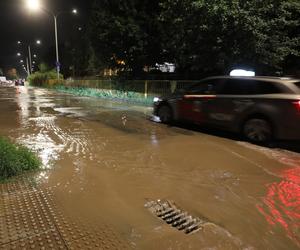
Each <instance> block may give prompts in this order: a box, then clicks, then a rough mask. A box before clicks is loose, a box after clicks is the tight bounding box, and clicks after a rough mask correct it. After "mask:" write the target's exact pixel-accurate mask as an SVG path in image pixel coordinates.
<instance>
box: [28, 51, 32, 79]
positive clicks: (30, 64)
mask: <svg viewBox="0 0 300 250" xmlns="http://www.w3.org/2000/svg"><path fill="white" fill-rule="evenodd" d="M28 55H29V69H30V71H29V73H30V74H32V67H31V66H32V63H31V48H30V45H28Z"/></svg>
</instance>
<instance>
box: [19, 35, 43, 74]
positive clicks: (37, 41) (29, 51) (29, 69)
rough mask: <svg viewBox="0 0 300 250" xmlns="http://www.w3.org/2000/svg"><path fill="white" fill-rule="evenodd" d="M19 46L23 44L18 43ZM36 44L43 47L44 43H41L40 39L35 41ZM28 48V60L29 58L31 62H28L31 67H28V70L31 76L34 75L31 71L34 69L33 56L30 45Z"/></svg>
mask: <svg viewBox="0 0 300 250" xmlns="http://www.w3.org/2000/svg"><path fill="white" fill-rule="evenodd" d="M18 44H19V45H21V44H22V42H21V41H18ZM35 44H36V45H41V44H42V42H41V40H39V39H38V40H36V41H35ZM27 48H28V58H29V62H28V64H29V65H28V67H27V68H28V74H29V75H30V74H31V73H32V70H31V68H32V56H31V46H30V44H28V46H27ZM18 54H20V53H18ZM20 55H21V54H20Z"/></svg>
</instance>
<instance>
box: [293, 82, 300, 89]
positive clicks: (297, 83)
mask: <svg viewBox="0 0 300 250" xmlns="http://www.w3.org/2000/svg"><path fill="white" fill-rule="evenodd" d="M294 84H295V85H296V86H297V87H298V89H299V90H300V82H294Z"/></svg>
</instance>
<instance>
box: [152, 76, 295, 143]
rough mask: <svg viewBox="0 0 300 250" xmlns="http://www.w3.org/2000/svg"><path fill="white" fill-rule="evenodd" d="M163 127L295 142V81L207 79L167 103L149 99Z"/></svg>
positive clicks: (238, 78) (262, 140) (274, 78)
mask: <svg viewBox="0 0 300 250" xmlns="http://www.w3.org/2000/svg"><path fill="white" fill-rule="evenodd" d="M154 115H155V116H158V117H159V118H160V120H161V121H162V122H164V123H170V122H172V121H179V120H181V121H187V122H192V123H196V124H199V125H205V126H214V127H219V128H222V129H225V130H230V131H233V132H238V133H242V134H243V135H244V136H245V137H246V138H247V139H249V140H251V141H253V142H258V143H261V142H266V141H268V140H270V139H287V140H299V139H300V80H299V79H298V80H297V79H292V78H276V77H229V76H228V77H227V76H221V77H211V78H206V79H204V80H202V81H200V82H199V83H197V84H194V85H192V86H191V87H189V88H188V89H186V90H183V91H179V92H175V93H174V94H173V95H171V96H168V97H161V98H155V100H154Z"/></svg>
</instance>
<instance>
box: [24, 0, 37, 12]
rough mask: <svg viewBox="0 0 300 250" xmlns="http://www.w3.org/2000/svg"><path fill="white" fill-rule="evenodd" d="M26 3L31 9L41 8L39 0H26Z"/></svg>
mask: <svg viewBox="0 0 300 250" xmlns="http://www.w3.org/2000/svg"><path fill="white" fill-rule="evenodd" d="M26 5H27V8H28V9H29V10H31V11H38V10H39V9H40V8H41V4H40V1H39V0H27V1H26Z"/></svg>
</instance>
